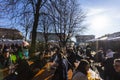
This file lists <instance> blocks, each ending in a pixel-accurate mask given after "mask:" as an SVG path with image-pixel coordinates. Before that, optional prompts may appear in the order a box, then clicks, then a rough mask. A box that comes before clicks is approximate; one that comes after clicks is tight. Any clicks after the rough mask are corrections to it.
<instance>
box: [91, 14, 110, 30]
mask: <svg viewBox="0 0 120 80" xmlns="http://www.w3.org/2000/svg"><path fill="white" fill-rule="evenodd" d="M90 24H91V27H92V28H93V29H94V30H97V31H99V30H102V29H104V28H105V27H107V26H108V24H109V19H108V17H107V16H95V17H93V18H92V20H91V23H90Z"/></svg>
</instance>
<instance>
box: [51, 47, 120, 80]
mask: <svg viewBox="0 0 120 80" xmlns="http://www.w3.org/2000/svg"><path fill="white" fill-rule="evenodd" d="M53 50H54V51H53V52H54V54H53V53H52V57H51V58H50V61H51V62H53V63H54V64H52V65H51V67H53V66H55V67H56V71H55V74H54V76H53V79H52V80H68V77H67V76H68V74H67V73H68V71H69V69H71V70H72V71H73V76H72V80H120V53H118V52H113V51H112V50H111V49H108V50H107V51H106V52H105V51H104V50H103V49H102V48H100V50H98V51H97V52H96V54H94V55H93V54H92V49H91V48H90V46H86V48H85V50H84V49H82V48H81V47H80V46H78V47H76V48H74V47H73V48H67V49H59V48H55V49H53ZM75 62H80V63H79V65H78V66H77V67H76V65H75V64H74V63H75ZM116 63H117V64H116ZM89 71H93V72H94V74H96V75H97V76H95V75H94V76H93V75H91V76H90V74H89ZM61 74H62V75H61ZM90 77H91V78H90Z"/></svg>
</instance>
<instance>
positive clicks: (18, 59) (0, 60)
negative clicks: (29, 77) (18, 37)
mask: <svg viewBox="0 0 120 80" xmlns="http://www.w3.org/2000/svg"><path fill="white" fill-rule="evenodd" d="M28 58H29V51H28V48H27V46H24V45H23V44H17V43H16V44H0V68H1V69H6V71H7V72H6V73H5V74H4V75H3V76H4V77H6V76H7V75H9V77H10V76H11V75H13V74H15V75H18V74H19V73H21V71H23V72H24V73H25V72H27V70H29V67H27V69H25V71H24V70H23V68H24V66H28V64H27V63H25V62H27V61H26V60H28ZM21 64H22V65H21ZM22 66H23V67H22ZM21 69H22V70H21ZM29 71H30V70H29ZM29 73H30V72H29ZM27 74H28V73H27ZM15 75H14V76H12V77H11V78H10V79H7V78H8V77H6V78H5V80H14V78H15V77H16V76H15ZM19 75H20V74H19ZM22 76H23V75H22ZM17 77H19V76H17ZM20 77H21V76H20ZM20 77H19V79H17V80H23V79H20ZM24 80H26V78H25V79H24Z"/></svg>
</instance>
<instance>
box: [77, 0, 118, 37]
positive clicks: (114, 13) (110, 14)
mask: <svg viewBox="0 0 120 80" xmlns="http://www.w3.org/2000/svg"><path fill="white" fill-rule="evenodd" d="M79 1H80V4H81V7H82V8H83V10H84V12H85V13H87V17H86V22H87V24H88V30H86V32H85V33H84V34H94V35H95V36H96V37H100V36H102V35H105V34H109V33H114V32H119V31H120V0H79Z"/></svg>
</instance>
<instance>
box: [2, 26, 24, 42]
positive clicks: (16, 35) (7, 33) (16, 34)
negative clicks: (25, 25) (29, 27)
mask: <svg viewBox="0 0 120 80" xmlns="http://www.w3.org/2000/svg"><path fill="white" fill-rule="evenodd" d="M0 38H1V39H13V40H15V39H23V36H22V33H21V32H20V31H19V30H17V29H9V28H0Z"/></svg>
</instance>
